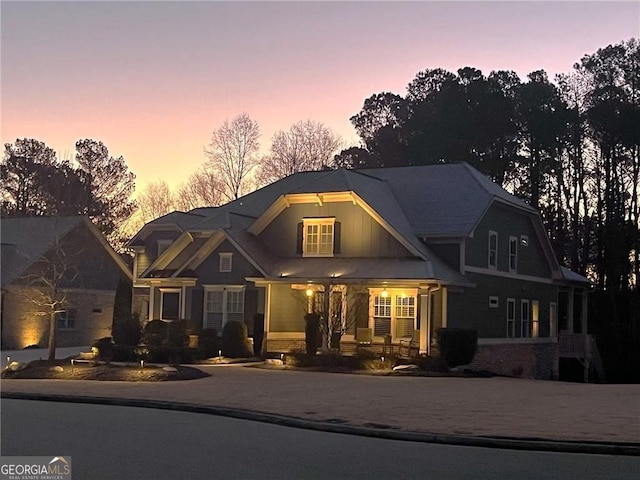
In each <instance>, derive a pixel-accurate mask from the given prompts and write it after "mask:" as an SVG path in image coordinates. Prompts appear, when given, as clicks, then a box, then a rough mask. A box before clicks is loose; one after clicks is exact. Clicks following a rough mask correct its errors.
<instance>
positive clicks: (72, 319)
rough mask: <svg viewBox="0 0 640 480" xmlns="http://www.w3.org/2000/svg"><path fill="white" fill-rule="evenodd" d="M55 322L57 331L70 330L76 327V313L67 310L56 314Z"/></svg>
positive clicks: (70, 309)
mask: <svg viewBox="0 0 640 480" xmlns="http://www.w3.org/2000/svg"><path fill="white" fill-rule="evenodd" d="M56 322H57V327H58V329H59V330H72V329H74V328H75V327H76V311H75V310H74V309H73V308H67V309H65V310H63V311H61V312H58V313H56Z"/></svg>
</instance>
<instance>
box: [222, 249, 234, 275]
mask: <svg viewBox="0 0 640 480" xmlns="http://www.w3.org/2000/svg"><path fill="white" fill-rule="evenodd" d="M232 265H233V253H226V252H224V253H220V271H221V272H230V271H231V268H232Z"/></svg>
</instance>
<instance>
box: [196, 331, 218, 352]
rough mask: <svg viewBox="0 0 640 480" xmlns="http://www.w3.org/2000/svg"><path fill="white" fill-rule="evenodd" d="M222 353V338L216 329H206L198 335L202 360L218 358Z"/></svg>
mask: <svg viewBox="0 0 640 480" xmlns="http://www.w3.org/2000/svg"><path fill="white" fill-rule="evenodd" d="M219 351H220V338H219V337H218V331H217V330H216V329H215V328H204V329H202V331H201V332H200V334H199V335H198V356H199V357H200V358H211V357H217V356H218V352H219Z"/></svg>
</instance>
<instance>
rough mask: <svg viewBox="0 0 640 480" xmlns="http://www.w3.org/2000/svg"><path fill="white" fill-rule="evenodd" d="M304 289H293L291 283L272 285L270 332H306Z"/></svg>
mask: <svg viewBox="0 0 640 480" xmlns="http://www.w3.org/2000/svg"><path fill="white" fill-rule="evenodd" d="M304 306H305V298H304V291H303V290H293V289H292V288H291V286H290V285H278V284H274V285H271V312H270V316H269V331H270V332H304V326H305V324H304V313H305V311H304Z"/></svg>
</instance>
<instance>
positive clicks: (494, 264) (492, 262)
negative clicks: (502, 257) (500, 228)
mask: <svg viewBox="0 0 640 480" xmlns="http://www.w3.org/2000/svg"><path fill="white" fill-rule="evenodd" d="M488 263H489V268H498V234H497V233H496V232H493V231H490V232H489V257H488Z"/></svg>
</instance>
